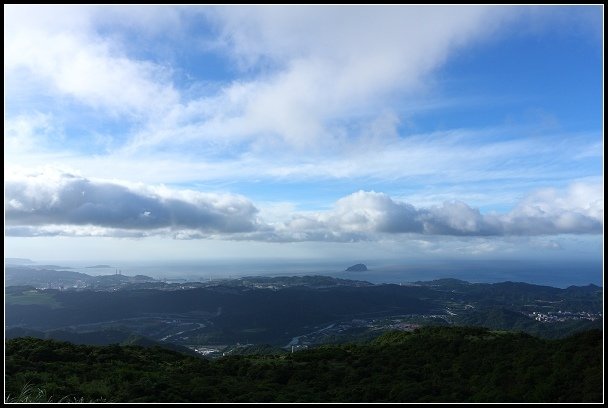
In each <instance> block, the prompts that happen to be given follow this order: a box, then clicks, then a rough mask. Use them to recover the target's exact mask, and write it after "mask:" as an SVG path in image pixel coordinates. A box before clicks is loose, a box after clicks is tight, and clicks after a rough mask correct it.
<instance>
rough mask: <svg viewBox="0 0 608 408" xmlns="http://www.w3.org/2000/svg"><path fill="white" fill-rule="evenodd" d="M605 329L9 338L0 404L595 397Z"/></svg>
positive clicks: (436, 329)
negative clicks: (270, 339)
mask: <svg viewBox="0 0 608 408" xmlns="http://www.w3.org/2000/svg"><path fill="white" fill-rule="evenodd" d="M602 347H603V345H602V332H601V331H599V330H593V331H588V332H584V333H579V334H577V335H574V336H572V337H569V338H565V339H560V340H547V339H540V338H536V337H532V336H530V335H527V334H522V333H510V332H497V331H490V330H487V329H480V328H461V327H431V328H425V329H421V330H417V331H415V332H413V333H404V332H390V333H386V334H384V335H383V336H381V337H379V338H377V339H376V340H374V341H373V342H371V343H367V344H360V345H352V344H351V345H341V346H322V347H318V348H314V349H309V350H304V351H299V352H296V353H293V354H282V355H253V356H231V357H225V358H221V359H218V360H213V361H209V360H205V359H202V358H196V357H190V356H186V355H183V354H179V353H176V352H172V351H169V350H165V349H161V348H154V347H153V348H142V347H138V346H118V345H112V346H103V347H100V346H82V345H80V346H79V345H74V344H70V343H63V342H57V341H52V340H41V339H34V338H18V339H13V340H9V341H8V342H7V343H6V356H5V357H6V395H5V399H10V398H13V397H14V396H15V395H19V393H20V392H21V390H22V389H23V387H24V386H26V385H28V386H31V387H37V389H40V390H43V392H44V393H45V395H46V396H48V397H49V398H52V400H53V401H57V400H60V399H61V398H64V397H66V398H73V399H83V400H85V401H93V400H107V401H115V402H119V401H132V402H146V401H154V402H161V401H168V402H185V401H191V402H211V401H224V402H228V401H242V402H245V401H252V402H265V401H274V402H295V401H306V402H321V401H343V402H347V401H412V402H413V401H419V402H431V401H501V402H518V401H528V402H534V401H542V402H551V401H552V402H564V401H577V402H580V401H601V400H602V375H603V370H602Z"/></svg>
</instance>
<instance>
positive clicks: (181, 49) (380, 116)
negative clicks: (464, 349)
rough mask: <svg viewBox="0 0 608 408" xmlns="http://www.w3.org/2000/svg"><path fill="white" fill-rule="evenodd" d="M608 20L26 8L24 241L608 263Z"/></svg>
mask: <svg viewBox="0 0 608 408" xmlns="http://www.w3.org/2000/svg"><path fill="white" fill-rule="evenodd" d="M602 12H603V9H602V8H601V7H600V6H585V7H572V6H565V7H496V6H492V7H473V6H466V7H465V6H459V7H423V6H421V7H411V6H385V7H372V6H368V7H357V6H350V7H312V6H306V7H305V6H302V7H274V6H272V7H271V6H265V7H261V6H258V7H201V6H198V7H193V6H189V7H169V6H164V7H155V6H129V7H126V6H120V7H110V6H102V7H91V6H61V7H60V6H28V7H26V6H5V21H4V23H5V28H4V30H5V32H4V34H5V236H6V241H5V250H6V252H7V256H13V257H29V258H35V259H64V260H67V259H86V258H95V259H103V258H110V259H123V258H124V259H140V258H142V257H147V258H148V259H155V258H158V259H165V260H171V259H217V258H234V259H236V258H250V257H258V258H294V259H295V258H298V259H312V258H331V257H341V258H345V259H348V258H355V257H356V258H357V259H383V258H385V259H389V258H390V259H397V258H400V257H403V258H410V259H411V258H416V259H435V258H446V259H448V258H461V259H469V258H470V259H492V258H496V259H506V258H509V259H562V258H563V259H582V258H584V259H590V258H591V259H601V258H602V256H603V255H602V249H601V248H602V245H601V244H602V241H603V209H604V208H603V133H602V132H603V114H602V112H603V85H602V83H603V21H602V14H603V13H602Z"/></svg>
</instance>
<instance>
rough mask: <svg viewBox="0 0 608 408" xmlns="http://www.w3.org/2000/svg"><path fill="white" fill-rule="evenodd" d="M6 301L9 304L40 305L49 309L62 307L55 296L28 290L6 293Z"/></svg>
mask: <svg viewBox="0 0 608 408" xmlns="http://www.w3.org/2000/svg"><path fill="white" fill-rule="evenodd" d="M6 303H8V304H10V305H41V306H48V307H50V308H51V309H58V308H60V307H62V305H61V303H59V302H58V301H57V300H56V299H55V297H54V296H53V295H52V294H50V293H44V292H39V291H37V290H28V291H26V292H23V293H21V294H7V296H6Z"/></svg>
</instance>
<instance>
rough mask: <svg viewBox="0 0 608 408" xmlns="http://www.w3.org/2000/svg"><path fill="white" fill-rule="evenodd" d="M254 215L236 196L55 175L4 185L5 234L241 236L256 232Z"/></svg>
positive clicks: (35, 175)
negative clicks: (185, 233) (195, 233)
mask: <svg viewBox="0 0 608 408" xmlns="http://www.w3.org/2000/svg"><path fill="white" fill-rule="evenodd" d="M257 212H258V210H257V208H256V207H255V206H254V205H253V204H252V203H251V202H250V201H249V200H247V199H246V198H244V197H241V196H237V195H228V194H224V195H220V194H208V193H200V192H196V191H191V190H180V191H176V190H171V189H168V188H166V187H162V186H161V187H150V186H142V185H133V184H131V185H128V184H120V183H117V182H113V181H100V180H90V179H87V178H84V177H81V176H77V175H73V174H69V173H65V172H58V171H43V172H39V173H33V174H25V175H12V176H9V177H8V178H7V180H6V183H5V215H6V223H7V226H8V227H9V228H8V230H7V233H8V234H9V235H21V236H23V235H61V234H64V235H112V236H143V235H147V234H150V233H151V232H154V233H158V232H161V233H173V232H175V231H177V232H180V233H181V231H182V230H194V231H198V233H199V234H201V236H202V235H203V234H210V233H235V232H246V231H251V230H254V229H256V228H258V227H257V218H256V214H257Z"/></svg>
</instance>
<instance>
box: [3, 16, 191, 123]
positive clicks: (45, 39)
mask: <svg viewBox="0 0 608 408" xmlns="http://www.w3.org/2000/svg"><path fill="white" fill-rule="evenodd" d="M97 12H98V9H96V8H94V7H82V6H81V7H73V6H72V7H40V6H32V7H28V6H12V7H6V8H5V13H6V14H5V22H6V21H8V25H7V26H5V36H6V37H5V48H4V58H5V79H6V83H7V88H8V94H9V95H10V96H14V97H15V98H19V96H18V95H19V94H20V93H22V92H24V89H25V90H26V91H27V86H25V83H27V82H32V81H33V82H35V83H36V84H38V86H40V87H42V88H43V89H36V90H31V89H30V90H29V91H30V92H35V94H34V95H30V97H31V98H34V99H35V98H36V97H40V95H44V94H45V93H48V92H53V93H56V94H57V95H58V96H60V97H62V96H63V97H69V98H73V99H74V100H76V101H77V102H78V103H80V104H84V105H85V106H89V107H92V108H94V109H101V110H103V111H105V112H107V113H109V114H110V115H128V116H133V117H138V118H143V117H147V116H148V115H154V114H158V113H159V112H160V111H163V110H164V109H166V107H167V106H172V105H174V104H176V103H178V102H179V97H180V95H179V92H178V91H177V90H176V89H174V87H173V85H172V83H171V79H170V74H171V72H170V69H169V68H167V67H165V66H162V65H158V64H155V63H152V62H149V61H144V60H137V59H133V58H129V57H128V56H127V55H126V54H125V53H124V50H123V49H122V47H121V46H120V45H119V44H117V43H116V42H114V41H111V40H110V39H107V38H104V37H101V36H99V35H97V34H96V32H95V24H94V23H95V18H94V16H95V14H96V13H97Z"/></svg>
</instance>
